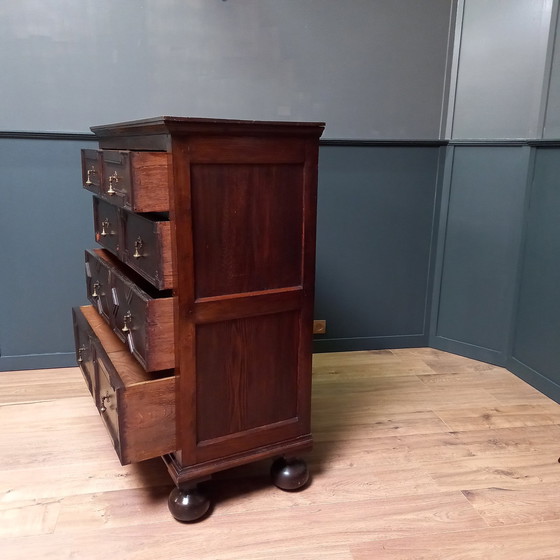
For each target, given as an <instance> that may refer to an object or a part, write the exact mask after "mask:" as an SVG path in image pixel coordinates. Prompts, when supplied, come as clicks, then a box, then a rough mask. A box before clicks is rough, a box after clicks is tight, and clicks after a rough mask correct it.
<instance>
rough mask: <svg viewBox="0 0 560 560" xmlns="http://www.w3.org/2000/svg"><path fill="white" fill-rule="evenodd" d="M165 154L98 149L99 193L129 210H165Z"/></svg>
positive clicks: (166, 198) (166, 161)
mask: <svg viewBox="0 0 560 560" xmlns="http://www.w3.org/2000/svg"><path fill="white" fill-rule="evenodd" d="M169 157H170V156H169V154H167V153H165V152H130V151H123V150H103V151H102V184H101V187H100V196H101V197H103V198H105V199H106V200H108V201H109V202H111V204H114V205H115V206H120V207H122V208H126V209H127V210H131V211H132V212H168V211H169V173H170V168H169Z"/></svg>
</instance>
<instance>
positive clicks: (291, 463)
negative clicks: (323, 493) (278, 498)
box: [270, 457, 309, 490]
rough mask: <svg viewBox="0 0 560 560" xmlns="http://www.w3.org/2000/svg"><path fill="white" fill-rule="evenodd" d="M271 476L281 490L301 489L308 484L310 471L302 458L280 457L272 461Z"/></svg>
mask: <svg viewBox="0 0 560 560" xmlns="http://www.w3.org/2000/svg"><path fill="white" fill-rule="evenodd" d="M270 476H271V477H272V482H273V483H274V485H275V486H277V487H278V488H280V489H281V490H299V489H300V488H303V487H304V486H305V485H306V484H307V481H308V480H309V471H308V470H307V464H306V463H305V461H303V460H302V459H295V458H294V459H286V458H284V457H280V458H279V459H276V461H274V463H272V467H271V469H270Z"/></svg>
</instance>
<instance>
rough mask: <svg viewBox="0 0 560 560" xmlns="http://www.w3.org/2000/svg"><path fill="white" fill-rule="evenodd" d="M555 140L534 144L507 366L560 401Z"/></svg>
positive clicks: (559, 207) (559, 197) (559, 156)
mask: <svg viewBox="0 0 560 560" xmlns="http://www.w3.org/2000/svg"><path fill="white" fill-rule="evenodd" d="M559 177H560V145H557V146H555V147H543V146H540V147H535V154H534V158H533V165H532V181H531V183H530V187H531V188H530V195H529V204H528V211H527V225H526V230H525V242H524V247H523V252H522V267H521V274H520V279H519V289H518V300H517V315H516V318H515V324H514V336H513V341H512V349H511V358H510V359H509V360H508V367H509V368H510V369H511V370H512V371H514V372H515V373H517V374H518V375H520V377H522V378H523V379H525V380H526V381H528V382H529V383H531V384H533V385H534V386H536V387H537V388H539V389H540V390H542V391H544V392H545V393H546V394H548V395H550V396H551V397H553V398H554V399H556V400H557V401H558V402H560V344H559V341H560V259H559V258H558V257H559V255H560V220H559V216H560V189H559V188H558V187H559V185H558V180H559Z"/></svg>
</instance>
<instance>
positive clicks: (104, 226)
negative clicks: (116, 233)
mask: <svg viewBox="0 0 560 560" xmlns="http://www.w3.org/2000/svg"><path fill="white" fill-rule="evenodd" d="M110 225H111V222H109V219H108V218H105V219H104V220H103V221H102V222H101V235H102V236H103V237H105V236H107V235H109V233H108V232H107V230H108V229H109V226H110Z"/></svg>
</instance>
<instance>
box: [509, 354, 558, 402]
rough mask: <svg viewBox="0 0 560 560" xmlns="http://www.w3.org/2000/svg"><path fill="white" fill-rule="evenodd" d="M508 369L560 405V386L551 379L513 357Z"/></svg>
mask: <svg viewBox="0 0 560 560" xmlns="http://www.w3.org/2000/svg"><path fill="white" fill-rule="evenodd" d="M507 369H508V370H509V371H511V373H513V374H515V375H517V377H519V378H520V379H523V381H525V382H527V383H528V384H529V385H531V386H532V387H534V388H535V389H538V390H539V391H540V392H541V393H543V394H545V395H546V396H547V397H549V398H551V399H553V400H554V401H556V402H558V403H560V385H558V384H557V383H555V382H554V381H552V380H551V379H548V378H547V377H545V376H544V375H542V374H540V373H539V372H538V371H535V370H534V369H533V368H530V367H529V366H528V365H526V364H524V363H523V362H520V361H519V360H517V359H516V358H513V357H511V358H510V359H509V360H508V363H507Z"/></svg>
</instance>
